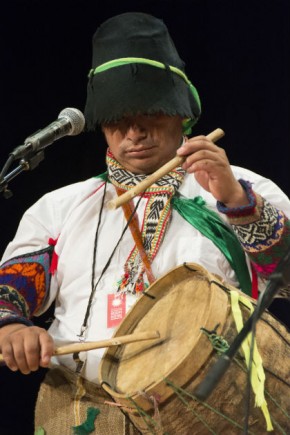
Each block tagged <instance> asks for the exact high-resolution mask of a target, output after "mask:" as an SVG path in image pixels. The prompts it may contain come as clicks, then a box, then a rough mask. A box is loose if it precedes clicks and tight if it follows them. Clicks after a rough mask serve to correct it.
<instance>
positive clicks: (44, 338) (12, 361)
mask: <svg viewBox="0 0 290 435" xmlns="http://www.w3.org/2000/svg"><path fill="white" fill-rule="evenodd" d="M7 326H8V325H7ZM10 326H12V325H10ZM14 326H18V328H17V327H16V328H13V329H14V331H15V332H16V331H18V334H16V339H18V340H19V350H20V349H21V346H20V343H21V342H22V344H23V347H25V345H24V343H25V340H26V342H27V345H26V346H31V344H32V342H33V341H35V339H37V337H38V341H39V345H40V343H41V344H42V348H41V352H40V353H39V352H38V353H37V352H34V353H35V357H34V358H33V359H32V355H31V356H29V355H28V354H25V353H21V352H19V351H17V348H15V350H14V351H13V352H11V353H10V355H9V354H8V356H6V358H5V362H6V364H7V366H8V367H9V368H10V369H11V370H13V371H15V370H17V369H19V370H20V371H21V372H22V373H23V374H28V373H30V371H35V370H37V369H38V368H39V367H47V366H48V364H49V362H50V358H51V356H52V355H67V354H70V353H75V352H86V351H88V350H93V349H100V348H105V347H110V346H120V345H122V344H127V343H134V342H140V341H144V340H152V339H157V338H160V334H159V332H158V331H148V332H138V333H135V334H128V335H124V336H119V337H114V338H110V339H107V340H100V341H95V342H82V343H72V344H68V345H64V346H60V347H57V348H54V344H53V342H52V339H51V337H50V336H49V334H48V333H47V331H46V330H44V329H42V328H38V327H27V326H24V325H14ZM25 332H27V334H25ZM22 333H23V334H22ZM17 335H18V336H17ZM25 335H26V339H25ZM29 336H30V337H29ZM33 338H34V340H33ZM29 340H30V341H31V343H30V344H29V345H28V342H29ZM51 346H52V347H51ZM37 348H38V346H37ZM11 350H12V348H11ZM51 350H52V352H51ZM5 353H6V351H5ZM41 353H42V355H41ZM17 356H18V358H19V361H18V360H17ZM1 361H4V357H3V355H1V354H0V362H1Z"/></svg>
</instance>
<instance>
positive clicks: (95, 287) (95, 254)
mask: <svg viewBox="0 0 290 435" xmlns="http://www.w3.org/2000/svg"><path fill="white" fill-rule="evenodd" d="M104 184H105V186H104V193H103V197H102V203H101V209H100V213H99V219H98V225H97V230H96V235H95V241H94V253H93V264H92V279H91V294H90V297H89V301H88V305H87V309H86V314H85V317H84V321H83V324H82V327H81V331H80V334H79V335H78V337H79V339H80V341H82V340H84V334H85V332H86V330H87V327H88V319H89V315H90V311H91V306H92V302H93V298H94V295H95V292H96V289H97V287H98V285H99V282H100V281H101V279H102V277H103V275H104V273H105V272H106V270H107V269H108V267H109V265H110V263H111V261H112V258H113V256H114V254H115V252H116V250H117V248H118V246H119V244H120V242H121V240H122V238H123V236H124V234H125V232H126V231H127V229H128V227H129V225H130V223H131V221H132V219H133V217H134V215H135V213H136V211H137V208H138V206H139V204H140V201H141V199H142V196H143V195H140V198H139V199H138V202H137V204H136V206H135V208H134V210H133V211H132V214H131V216H130V217H129V219H128V221H127V223H126V225H125V227H124V229H123V231H122V233H121V235H120V237H119V240H118V242H117V243H116V245H115V247H114V249H113V251H112V253H111V255H110V257H109V259H108V261H107V263H106V264H105V266H104V268H103V270H102V272H101V273H100V276H99V278H98V280H97V282H96V283H95V273H96V272H95V266H96V257H97V246H98V235H99V229H100V225H101V220H102V214H103V209H104V203H105V196H106V190H107V181H105V183H104Z"/></svg>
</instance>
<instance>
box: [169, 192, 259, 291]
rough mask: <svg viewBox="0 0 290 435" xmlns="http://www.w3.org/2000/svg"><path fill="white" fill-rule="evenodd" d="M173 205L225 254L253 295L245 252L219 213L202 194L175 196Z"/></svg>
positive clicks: (240, 280) (245, 287)
mask: <svg viewBox="0 0 290 435" xmlns="http://www.w3.org/2000/svg"><path fill="white" fill-rule="evenodd" d="M171 204H172V207H173V208H174V209H175V210H176V211H177V212H178V213H179V214H180V215H181V216H182V217H183V218H184V219H185V220H186V221H187V222H189V223H190V224H191V225H192V226H193V227H195V228H196V229H197V230H198V231H200V232H201V233H202V234H203V235H204V236H206V237H207V238H209V239H210V240H211V241H212V242H213V243H214V244H215V245H216V246H217V247H218V248H219V249H220V250H221V251H222V253H223V254H224V256H225V257H226V259H227V260H228V262H229V263H230V265H231V267H232V268H233V270H234V271H235V273H236V275H237V278H238V281H239V283H240V286H241V289H242V290H243V292H244V293H246V294H248V295H249V296H251V288H252V283H251V278H250V274H249V270H248V267H247V264H246V260H245V253H244V251H243V249H242V247H241V245H240V243H239V241H238V239H237V237H236V236H235V234H234V233H233V231H232V230H231V228H229V227H228V226H227V225H226V224H225V223H224V222H223V221H222V219H221V218H220V217H219V215H218V214H217V213H215V212H214V211H211V210H209V209H208V208H207V207H206V204H205V201H204V200H203V198H201V197H200V196H197V197H195V198H193V199H189V198H178V197H176V196H175V197H173V198H172V200H171Z"/></svg>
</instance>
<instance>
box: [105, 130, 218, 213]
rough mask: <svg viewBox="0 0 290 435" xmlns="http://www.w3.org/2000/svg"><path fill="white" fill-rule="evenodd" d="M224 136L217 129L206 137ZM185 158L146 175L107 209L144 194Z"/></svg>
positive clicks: (166, 164)
mask: <svg viewBox="0 0 290 435" xmlns="http://www.w3.org/2000/svg"><path fill="white" fill-rule="evenodd" d="M224 135H225V133H224V131H223V130H222V129H221V128H217V129H216V130H214V131H212V132H211V133H209V134H208V135H207V136H206V137H207V138H208V139H210V140H212V141H213V142H216V141H217V140H219V139H221V138H222V137H223V136H224ZM185 159H186V156H175V157H174V158H173V159H172V160H169V162H167V163H165V165H163V166H161V168H159V169H157V171H155V172H153V174H150V175H148V177H146V179H145V180H143V181H141V183H139V184H138V185H137V186H135V187H132V189H130V190H128V191H127V192H125V193H123V195H120V196H119V197H118V198H116V199H113V200H112V201H109V202H108V204H107V207H108V208H109V209H111V210H114V209H116V208H118V207H120V205H122V204H125V203H126V202H128V201H130V199H132V198H134V197H135V196H137V195H138V194H139V193H141V192H144V191H145V190H146V189H147V187H149V186H151V185H152V184H153V183H155V181H157V180H159V178H161V177H163V175H166V174H168V172H170V171H172V170H173V169H175V168H177V166H180V165H182V163H183V162H184V161H185Z"/></svg>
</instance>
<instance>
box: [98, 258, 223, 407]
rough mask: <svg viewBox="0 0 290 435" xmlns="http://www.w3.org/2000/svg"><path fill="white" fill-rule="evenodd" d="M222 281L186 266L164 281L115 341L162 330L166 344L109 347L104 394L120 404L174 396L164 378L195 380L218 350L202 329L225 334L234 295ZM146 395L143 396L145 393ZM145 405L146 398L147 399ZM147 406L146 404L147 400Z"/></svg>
mask: <svg viewBox="0 0 290 435" xmlns="http://www.w3.org/2000/svg"><path fill="white" fill-rule="evenodd" d="M215 282H220V281H219V280H218V279H217V277H216V276H214V275H212V274H210V273H208V272H207V271H206V270H205V269H204V268H202V267H201V266H199V265H197V264H194V263H186V264H184V265H182V266H179V267H177V268H175V269H173V270H171V271H170V272H169V273H168V274H166V275H165V276H163V277H162V278H160V279H158V280H157V281H156V282H155V283H154V284H152V285H151V286H150V287H149V288H148V289H147V291H146V294H143V295H142V296H141V297H140V299H139V300H138V301H137V302H136V304H135V305H134V306H133V307H132V308H131V310H130V311H129V312H128V314H127V316H126V317H125V319H124V320H123V321H122V323H121V324H120V326H119V327H118V329H117V330H116V332H115V335H114V337H117V336H121V335H126V334H132V333H139V332H146V331H147V332H148V331H159V333H160V339H154V340H148V341H142V342H135V343H130V344H126V345H124V346H116V347H111V348H108V349H107V351H106V352H105V354H104V356H103V359H102V361H101V365H100V379H101V382H102V383H103V387H104V389H105V390H106V391H107V392H108V393H109V394H110V395H111V396H113V397H114V398H116V400H118V401H120V399H122V398H127V397H128V396H130V397H132V398H133V399H134V400H136V398H137V397H138V396H139V397H141V396H143V397H144V395H148V396H150V395H151V394H158V396H159V397H160V402H162V401H164V400H165V399H166V398H168V397H169V396H170V395H171V394H172V389H170V388H168V386H167V385H166V383H165V382H164V378H168V379H170V380H171V381H172V382H176V383H177V384H178V385H180V386H182V385H184V384H185V383H187V382H188V381H189V380H190V379H193V378H194V376H195V374H197V372H198V370H199V369H200V368H201V367H202V366H203V365H204V364H205V362H206V361H207V360H208V358H209V357H210V354H211V353H212V351H213V349H212V346H211V344H210V342H209V340H208V338H207V337H206V336H205V335H204V334H203V333H202V332H201V330H200V328H201V327H203V328H206V329H207V330H213V329H214V328H215V326H216V325H217V324H220V328H219V331H221V330H222V328H223V325H224V323H225V321H226V317H227V312H228V296H227V294H226V292H224V291H223V290H221V288H220V287H219V286H218V285H217V284H216V283H215ZM141 392H142V393H141ZM141 401H142V399H141ZM142 406H143V407H144V408H146V407H148V404H147V406H146V401H145V402H143V401H142Z"/></svg>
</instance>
